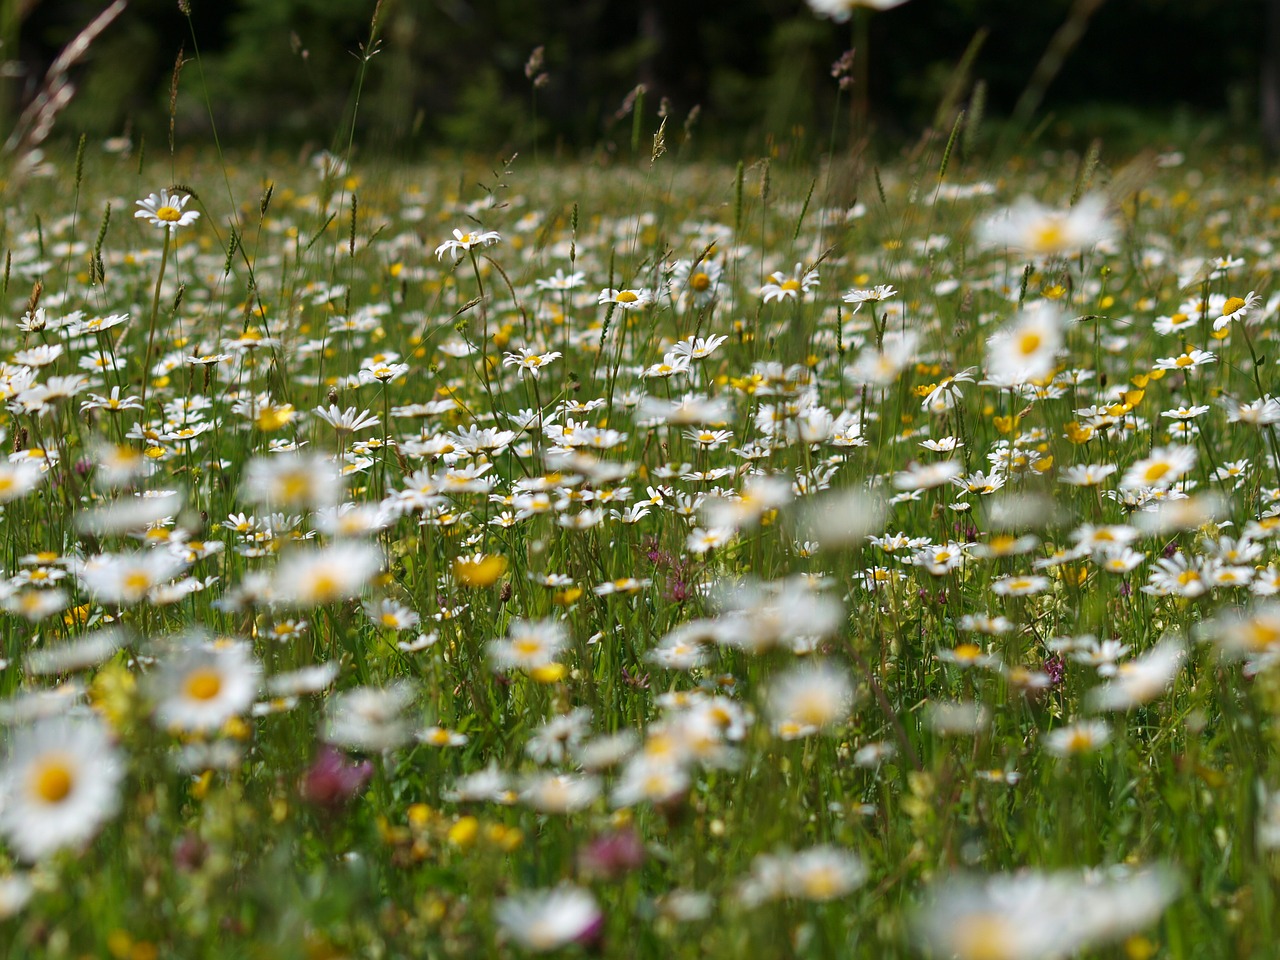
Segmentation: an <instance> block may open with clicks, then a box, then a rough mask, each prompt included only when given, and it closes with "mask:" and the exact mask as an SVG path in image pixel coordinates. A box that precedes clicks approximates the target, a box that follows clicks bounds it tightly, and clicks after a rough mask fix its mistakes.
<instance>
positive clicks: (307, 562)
mask: <svg viewBox="0 0 1280 960" xmlns="http://www.w3.org/2000/svg"><path fill="white" fill-rule="evenodd" d="M381 567H382V551H381V550H379V549H378V548H377V547H374V546H372V545H371V544H367V543H353V542H349V541H348V542H339V543H335V544H333V545H331V546H328V547H324V548H322V549H319V550H301V549H300V550H295V551H293V552H291V553H289V554H288V555H287V556H286V557H285V558H284V559H283V560H281V561H280V565H279V566H278V567H276V571H275V576H274V578H273V579H272V582H271V593H272V597H273V599H275V600H277V601H278V602H280V603H282V604H286V605H288V606H292V607H313V606H317V605H320V604H326V603H333V602H335V601H337V600H349V599H351V598H353V597H355V596H356V595H358V594H359V593H360V591H361V590H362V589H364V586H365V584H367V583H368V582H369V581H370V580H371V579H372V578H373V576H374V575H375V574H376V573H377V572H378V570H379V569H381Z"/></svg>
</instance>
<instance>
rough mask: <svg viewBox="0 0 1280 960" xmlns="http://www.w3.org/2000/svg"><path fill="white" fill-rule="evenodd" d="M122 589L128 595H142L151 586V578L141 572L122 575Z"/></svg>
mask: <svg viewBox="0 0 1280 960" xmlns="http://www.w3.org/2000/svg"><path fill="white" fill-rule="evenodd" d="M123 582H124V588H125V590H126V591H127V592H129V593H142V592H144V591H145V590H147V589H148V588H150V586H151V578H150V577H149V576H147V575H146V573H144V572H143V571H141V570H134V571H133V572H131V573H126V574H125V575H124V581H123Z"/></svg>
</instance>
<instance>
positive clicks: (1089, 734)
mask: <svg viewBox="0 0 1280 960" xmlns="http://www.w3.org/2000/svg"><path fill="white" fill-rule="evenodd" d="M1042 739H1043V741H1044V748H1045V750H1047V751H1048V752H1049V753H1052V754H1053V755H1054V756H1058V757H1071V756H1075V755H1077V754H1082V753H1093V752H1094V751H1095V750H1098V749H1100V748H1101V747H1102V746H1104V745H1105V744H1106V743H1107V741H1108V740H1110V739H1111V727H1110V726H1108V725H1107V724H1106V723H1104V722H1103V721H1101V720H1077V721H1076V722H1075V723H1069V724H1067V725H1066V726H1065V727H1059V728H1058V729H1057V730H1050V731H1049V732H1048V733H1046V734H1045V735H1044V737H1043V738H1042Z"/></svg>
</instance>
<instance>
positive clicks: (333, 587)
mask: <svg viewBox="0 0 1280 960" xmlns="http://www.w3.org/2000/svg"><path fill="white" fill-rule="evenodd" d="M341 594H342V589H341V585H340V584H339V582H338V578H337V577H335V576H334V575H333V574H331V573H320V574H317V575H316V578H315V580H314V581H312V583H311V596H312V597H313V598H314V600H315V602H316V603H328V602H329V601H331V600H336V599H337V598H338V597H339V596H340V595H341Z"/></svg>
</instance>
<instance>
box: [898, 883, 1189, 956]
mask: <svg viewBox="0 0 1280 960" xmlns="http://www.w3.org/2000/svg"><path fill="white" fill-rule="evenodd" d="M1176 893H1177V883H1176V882H1175V878H1174V877H1173V876H1172V875H1171V874H1170V873H1169V872H1168V871H1166V870H1163V869H1160V868H1148V869H1144V870H1136V871H1130V870H1127V869H1117V870H1115V871H1111V872H1110V874H1109V875H1108V874H1103V875H1101V876H1097V875H1095V876H1092V877H1087V876H1082V875H1079V874H1070V873H1059V874H1046V873H1038V872H1035V871H1029V870H1026V871H1021V872H1018V873H1012V874H999V875H996V876H993V877H988V878H978V877H965V876H958V877H952V878H949V879H946V880H943V881H941V882H940V883H938V884H937V885H936V886H935V887H934V889H933V890H932V892H931V895H930V897H929V899H928V901H927V902H926V903H925V904H924V905H923V906H922V907H921V908H920V910H919V911H918V912H917V914H916V917H915V922H914V924H913V926H914V929H915V934H916V939H917V940H918V941H919V942H920V943H921V945H922V946H923V947H924V948H925V949H926V950H927V951H928V952H929V953H930V955H936V956H940V957H951V958H954V960H1062V958H1065V957H1070V956H1075V955H1076V954H1077V953H1079V952H1081V951H1082V950H1084V949H1086V948H1088V947H1090V946H1096V945H1102V944H1106V943H1110V942H1112V941H1116V940H1122V939H1124V938H1125V937H1126V936H1128V935H1129V934H1131V933H1133V932H1134V931H1137V930H1140V929H1141V928H1142V927H1145V926H1147V925H1149V924H1152V923H1154V922H1155V921H1156V920H1157V919H1158V918H1159V917H1160V914H1161V913H1163V912H1164V909H1165V907H1166V906H1168V904H1169V902H1170V901H1172V900H1173V898H1174V895H1175V894H1176Z"/></svg>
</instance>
